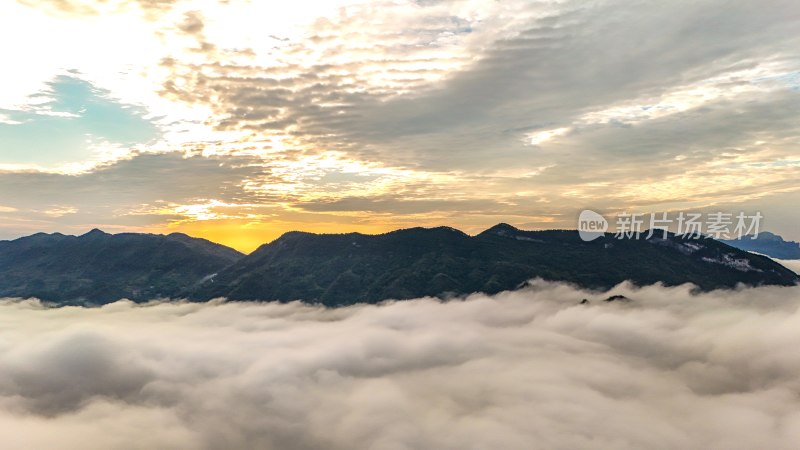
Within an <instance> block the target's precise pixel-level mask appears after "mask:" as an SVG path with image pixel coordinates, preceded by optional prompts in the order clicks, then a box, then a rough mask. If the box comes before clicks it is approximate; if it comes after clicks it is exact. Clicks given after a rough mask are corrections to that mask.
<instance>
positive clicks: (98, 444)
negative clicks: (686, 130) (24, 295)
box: [0, 282, 800, 450]
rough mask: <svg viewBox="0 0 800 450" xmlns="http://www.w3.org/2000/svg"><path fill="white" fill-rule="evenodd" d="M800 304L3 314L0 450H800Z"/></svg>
mask: <svg viewBox="0 0 800 450" xmlns="http://www.w3.org/2000/svg"><path fill="white" fill-rule="evenodd" d="M611 293H619V294H623V295H625V296H627V297H628V298H630V299H631V301H630V302H628V303H619V302H614V303H606V302H603V301H602V299H603V298H604V297H605V296H606V295H609V294H611ZM582 298H587V299H589V300H590V303H589V304H586V305H581V304H579V302H580V300H581V299H582ZM798 300H800V287H775V286H773V287H760V288H750V289H740V290H725V291H714V292H709V293H703V294H692V293H691V286H689V285H685V286H679V287H671V288H664V287H662V286H658V285H653V286H649V287H645V288H641V289H635V288H632V287H631V286H630V285H621V286H618V287H616V288H615V289H614V290H612V291H611V292H608V293H605V294H602V293H592V292H586V291H579V290H575V289H574V288H572V287H570V286H566V285H561V284H556V283H543V282H534V283H533V285H531V286H530V287H527V288H525V289H521V290H518V291H514V292H506V293H502V294H498V295H495V296H486V295H482V294H474V295H471V296H469V297H468V298H466V299H463V300H456V301H451V302H442V301H438V300H435V299H430V298H427V299H416V300H407V301H401V302H387V303H384V304H381V305H365V304H362V305H355V306H350V307H344V308H334V309H326V308H324V307H322V306H319V305H309V304H303V303H300V302H294V303H288V304H281V303H257V302H246V303H235V302H232V303H226V302H220V301H215V302H210V303H181V302H153V303H149V304H143V305H142V304H140V305H137V304H134V303H131V302H128V301H119V302H116V303H113V304H109V305H104V306H102V307H97V308H82V307H61V308H47V307H45V306H43V305H42V304H41V303H39V302H38V301H37V300H25V301H22V300H20V299H16V300H10V299H3V300H0V428H2V429H3V430H14V432H11V433H4V434H5V435H4V440H3V448H6V449H30V448H60V449H85V448H87V446H88V447H89V448H115V449H128V448H131V449H133V448H181V449H209V448H260V449H281V450H302V449H319V448H325V449H333V450H340V449H341V450H344V449H361V448H370V449H375V450H406V449H420V448H426V449H427V448H431V449H444V450H450V449H452V450H457V449H464V448H481V449H487V448H502V449H511V450H515V449H520V450H521V449H576V448H580V449H609V448H613V449H621V450H622V449H631V450H633V449H642V448H648V449H675V448H681V449H698V450H700V449H709V448H714V449H730V450H739V449H741V450H745V449H753V448H769V449H776V450H780V449H785V450H789V449H795V448H797V442H798V441H800V412H799V411H800V397H798V395H797V393H798V389H800V384H798V378H797V373H798V371H800V355H798V352H797V347H798V345H800V311H799V310H798ZM19 323H24V324H26V326H25V327H19V326H16V325H17V324H19ZM143 330H146V332H145V333H143V332H142V331H143ZM143 430H145V431H144V432H143Z"/></svg>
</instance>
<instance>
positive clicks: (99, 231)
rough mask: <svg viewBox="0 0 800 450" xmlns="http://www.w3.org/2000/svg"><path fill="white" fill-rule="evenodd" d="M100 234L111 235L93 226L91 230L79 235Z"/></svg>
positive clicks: (96, 235)
mask: <svg viewBox="0 0 800 450" xmlns="http://www.w3.org/2000/svg"><path fill="white" fill-rule="evenodd" d="M99 236H109V234H108V233H106V232H105V231H103V230H101V229H99V228H92V229H91V231H89V232H88V233H85V234H82V235H80V236H79V237H99Z"/></svg>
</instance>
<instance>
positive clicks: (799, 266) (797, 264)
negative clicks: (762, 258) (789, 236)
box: [772, 258, 800, 275]
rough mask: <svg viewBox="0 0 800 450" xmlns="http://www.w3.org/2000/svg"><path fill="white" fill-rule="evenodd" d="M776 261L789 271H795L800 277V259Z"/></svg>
mask: <svg viewBox="0 0 800 450" xmlns="http://www.w3.org/2000/svg"><path fill="white" fill-rule="evenodd" d="M772 259H773V260H775V261H776V262H777V263H778V264H780V265H782V266H783V267H786V268H787V269H789V270H791V271H793V272H794V273H796V274H798V275H800V259H776V258H772Z"/></svg>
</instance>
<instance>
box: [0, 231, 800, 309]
mask: <svg viewBox="0 0 800 450" xmlns="http://www.w3.org/2000/svg"><path fill="white" fill-rule="evenodd" d="M533 278H543V279H546V280H551V281H561V282H568V283H572V284H575V285H578V286H581V287H584V288H590V289H608V288H611V287H613V286H614V285H616V284H619V283H620V282H623V281H631V282H633V283H634V284H638V285H645V284H653V283H657V282H661V283H664V284H666V285H676V284H683V283H694V284H695V285H697V286H698V288H699V289H701V290H711V289H717V288H733V287H736V286H737V285H738V284H739V283H742V284H745V285H754V286H755V285H762V284H768V285H792V284H795V283H797V282H798V276H797V275H796V274H794V273H793V272H791V271H789V270H788V269H786V268H784V267H783V266H781V265H780V264H777V263H776V262H774V261H772V260H770V259H769V258H766V257H763V256H760V255H755V254H751V253H748V252H746V251H743V250H739V249H736V248H733V247H730V246H728V245H726V244H725V243H722V242H718V241H714V240H711V239H702V240H695V239H683V238H681V237H680V236H675V235H669V236H668V238H667V239H661V238H657V237H653V238H651V239H640V240H630V239H625V240H619V239H615V238H614V237H613V235H611V234H605V235H604V236H602V237H600V238H598V239H596V240H594V241H591V242H584V241H582V240H581V239H580V238H579V236H578V233H577V231H575V230H540V231H528V230H521V229H519V228H516V227H514V226H512V225H509V224H507V223H499V224H497V225H495V226H493V227H490V228H488V229H486V230H484V231H483V232H481V233H478V234H476V235H474V236H473V235H469V234H466V233H464V232H463V231H461V230H458V229H456V228H452V227H448V226H440V227H433V228H423V227H412V228H405V229H399V230H393V231H389V232H386V233H382V234H375V235H371V234H362V233H357V232H351V233H339V234H315V233H309V232H304V231H290V232H286V233H284V234H283V235H281V236H280V237H279V238H278V239H275V240H274V241H272V242H269V243H265V244H263V245H261V246H260V247H258V248H257V249H256V250H255V251H253V252H252V253H250V254H249V255H244V254H241V253H239V252H237V251H236V250H233V249H231V248H228V247H225V246H223V245H220V244H216V243H213V242H211V241H208V240H205V239H201V238H194V237H191V236H188V235H185V234H182V233H172V234H169V235H160V234H143V233H119V234H109V233H106V232H103V231H102V230H99V229H93V230H91V231H89V232H87V233H85V234H82V235H80V236H71V235H64V234H61V233H50V234H48V233H35V234H33V235H30V236H25V237H22V238H18V239H15V240H12V241H0V296H5V297H38V298H41V299H42V300H46V301H52V302H56V303H59V304H71V303H91V304H100V303H107V302H110V301H114V300H117V299H119V298H130V299H132V300H134V301H145V300H150V299H152V298H157V297H168V298H189V299H191V300H195V301H205V300H209V299H212V298H216V297H226V298H229V299H232V300H278V301H292V300H303V301H306V302H313V303H322V304H325V305H330V306H338V305H346V304H352V303H357V302H367V303H374V302H379V301H382V300H387V299H405V298H416V297H422V296H438V297H451V296H460V295H465V294H469V293H472V292H486V293H496V292H499V291H503V290H512V289H516V288H518V287H520V286H522V285H524V284H525V283H526V282H527V281H529V280H530V279H533Z"/></svg>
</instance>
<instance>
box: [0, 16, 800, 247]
mask: <svg viewBox="0 0 800 450" xmlns="http://www.w3.org/2000/svg"><path fill="white" fill-rule="evenodd" d="M620 8H623V7H622V6H621V5H614V4H611V3H609V4H607V5H606V4H603V5H599V4H598V5H594V6H592V7H591V8H588V9H585V8H578V9H575V5H572V4H571V3H570V2H556V3H539V2H530V1H523V0H520V1H516V0H513V1H508V2H495V1H484V0H463V1H462V0H459V1H454V2H437V1H424V2H423V1H411V0H409V1H399V2H380V1H378V2H375V1H373V2H364V1H356V0H336V1H320V0H299V1H296V2H291V3H289V4H282V5H281V6H280V7H279V8H278V7H276V6H275V5H274V4H273V3H270V2H258V1H247V0H242V1H230V2H228V1H217V0H203V1H188V0H163V1H144V0H137V1H134V0H130V1H128V0H112V1H93V0H63V1H58V2H34V1H28V0H20V1H9V2H3V3H2V5H0V25H2V26H0V39H2V40H3V41H4V42H13V43H14V44H13V45H4V46H3V48H2V50H1V51H0V57H2V58H3V60H4V61H7V62H13V63H12V64H11V65H8V70H4V71H3V72H2V73H0V83H3V84H4V85H5V86H13V89H2V90H0V132H1V133H2V134H0V142H2V143H3V145H4V146H3V150H2V151H0V183H3V186H4V187H3V188H2V190H0V216H1V218H2V219H3V221H2V223H0V233H2V234H3V235H4V236H5V237H15V236H19V235H22V234H25V233H30V232H34V231H41V230H46V231H62V232H70V233H81V232H85V231H86V230H87V229H88V228H90V227H100V228H103V229H108V230H112V231H149V232H159V233H161V232H164V233H166V232H171V231H181V232H186V233H188V234H191V235H193V236H199V237H205V238H207V239H211V240H215V241H218V242H221V243H224V244H228V245H231V246H234V247H236V248H238V249H240V250H243V251H250V250H252V249H254V248H256V247H258V246H259V245H261V244H262V243H264V242H266V241H269V240H272V239H274V238H276V237H277V236H279V235H280V234H281V233H283V232H285V231H287V230H305V231H317V232H349V231H361V232H384V231H387V230H391V229H396V228H400V227H407V226H415V225H433V224H444V225H451V226H456V227H459V228H462V229H464V230H468V231H470V232H473V231H475V232H477V231H480V230H481V229H484V228H486V227H488V226H491V225H493V224H495V223H497V222H498V221H508V222H513V223H514V224H516V225H519V226H524V227H527V228H554V227H555V228H574V226H575V219H576V217H577V213H578V212H579V211H580V210H582V209H584V208H593V209H595V210H602V211H605V212H607V213H609V214H613V213H618V212H621V211H628V210H638V211H642V212H649V211H669V210H675V209H676V208H683V209H699V210H704V209H707V208H715V209H736V210H748V211H753V210H755V209H765V216H766V217H767V220H773V222H772V223H770V224H769V225H768V226H769V227H770V228H771V229H773V230H775V231H777V232H781V233H783V234H785V235H787V236H789V237H792V236H794V237H800V231H798V230H797V228H796V225H795V224H794V222H793V221H790V220H787V219H786V214H785V213H784V211H783V208H781V207H779V206H777V205H780V204H785V202H786V201H789V202H795V201H798V200H800V198H798V197H797V196H798V195H800V185H798V183H797V182H796V180H797V179H798V178H799V177H800V153H798V144H797V142H798V139H800V137H799V136H800V130H798V125H797V121H796V120H795V119H796V117H797V116H798V113H800V112H799V111H798V105H799V104H800V102H798V101H797V95H798V92H800V90H799V88H800V84H798V75H797V74H798V73H800V56H799V55H798V52H797V50H795V49H796V48H800V46H797V45H792V44H793V43H796V42H795V41H796V36H795V34H796V33H795V34H793V33H787V32H786V30H785V29H784V28H782V26H781V25H780V20H777V19H775V21H774V22H775V23H774V24H773V22H772V21H771V20H772V19H769V20H768V19H767V18H766V17H767V16H769V17H772V16H770V15H769V13H767V12H759V13H758V14H762V15H764V17H763V18H762V19H763V23H761V25H760V26H759V27H756V28H754V30H753V31H752V33H751V37H752V36H756V35H757V37H753V38H752V39H749V40H741V39H740V35H739V34H737V33H734V32H729V31H727V30H728V29H727V28H724V29H723V28H719V29H717V28H714V29H713V30H704V31H702V33H705V34H707V35H704V36H703V39H704V42H706V43H707V45H705V46H697V45H694V44H693V43H692V44H690V43H685V42H682V40H683V39H688V37H685V36H684V35H683V34H682V32H675V33H673V34H669V33H668V32H664V33H661V32H660V31H655V29H654V28H660V27H664V26H665V25H664V24H663V23H662V22H661V19H659V18H657V17H655V16H653V17H651V16H650V15H649V13H647V14H646V13H645V12H644V11H640V12H641V16H642V17H645V18H647V19H641V20H640V22H641V23H642V24H647V23H649V22H648V21H649V20H651V19H652V21H653V23H654V24H655V23H657V24H658V25H657V26H656V25H654V26H653V27H651V28H647V27H646V25H642V26H643V27H645V28H641V29H640V28H638V27H631V28H630V29H627V28H626V29H625V30H626V31H625V32H622V31H621V30H620V29H619V28H618V27H617V26H616V25H613V23H615V22H614V20H613V19H612V18H613V17H616V14H617V13H618V9H620ZM575 11H581V12H580V13H577V12H575ZM731 14H734V13H733V12H731ZM758 14H756V13H753V12H751V13H748V16H750V17H762V16H759V15H758ZM598 17H603V18H604V19H598ZM606 17H608V18H607V19H605V18H606ZM762 19H759V20H762ZM773 19H774V18H773ZM754 20H755V19H754ZM637 23H639V22H637ZM667 28H669V26H667ZM734 28H735V27H734ZM607 29H614V30H617V31H618V32H615V33H609V32H607V31H603V30H607ZM731 29H733V28H731ZM28 30H48V33H47V35H46V36H45V35H44V34H38V33H30V32H28ZM544 30H549V31H544ZM576 30H587V31H586V32H585V33H584V32H577V31H576ZM698 32H699V33H700V31H698ZM619 33H623V34H619ZM624 33H628V35H625V34H624ZM22 35H25V36H27V37H26V38H25V39H18V38H17V36H22ZM52 36H59V38H58V39H53V38H52ZM98 36H103V38H102V39H98ZM543 36H546V38H544V37H543ZM588 36H592V37H591V38H589V37H588ZM642 36H651V38H650V39H644V38H643V37H642ZM676 36H677V37H676ZM672 39H677V40H678V41H681V42H673V41H672ZM640 41H641V42H645V43H646V44H647V45H644V46H642V47H641V48H639V47H635V48H634V47H631V48H630V49H629V50H630V51H628V50H625V51H621V50H620V51H614V52H611V50H610V49H625V48H628V47H627V46H628V45H632V44H630V43H631V42H640ZM758 42H762V43H768V44H757V43H758ZM684 44H686V45H684ZM676 49H678V50H676ZM589 54H591V55H597V59H596V60H593V61H592V62H591V65H590V66H586V65H587V64H589V63H588V62H587V60H586V55H589ZM29 55H36V57H29ZM632 68H637V69H636V70H634V69H632ZM21 143H25V144H24V145H22V144H21ZM32 186H36V188H35V189H33V188H32ZM21 189H22V190H26V192H29V194H26V195H22V196H20V195H18V192H20V190H21ZM34 192H35V194H34ZM770 210H772V211H773V213H772V214H770V213H769V212H770ZM770 217H772V219H769V218H770Z"/></svg>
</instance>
